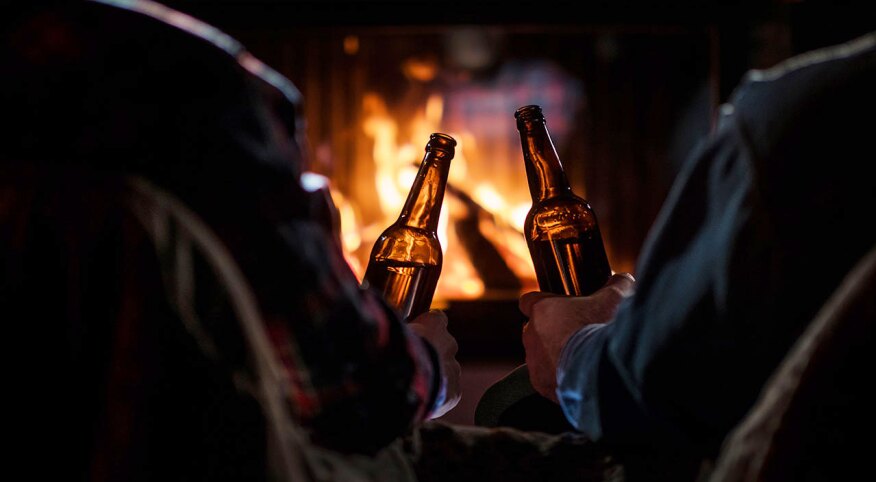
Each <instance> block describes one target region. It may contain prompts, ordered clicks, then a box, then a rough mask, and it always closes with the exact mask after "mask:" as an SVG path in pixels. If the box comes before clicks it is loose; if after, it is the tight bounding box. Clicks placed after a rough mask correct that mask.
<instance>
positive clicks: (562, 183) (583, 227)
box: [514, 105, 611, 296]
mask: <svg viewBox="0 0 876 482" xmlns="http://www.w3.org/2000/svg"><path fill="white" fill-rule="evenodd" d="M514 115H515V117H516V118H517V128H518V131H519V132H520V142H521V146H522V148H523V160H524V163H525V166H526V176H527V181H528V182H529V190H530V194H531V195H532V208H531V209H530V210H529V213H528V214H527V216H526V220H525V223H524V236H525V237H526V243H527V246H528V247H529V253H530V255H531V256H532V262H533V265H534V267H535V273H536V278H537V279H538V285H539V289H540V290H542V291H547V292H551V293H557V294H565V295H572V296H584V295H588V294H590V293H593V292H594V291H596V290H597V289H599V288H600V287H602V286H603V285H604V284H605V282H606V281H608V278H609V277H610V276H611V267H610V266H609V263H608V256H607V255H606V252H605V246H604V244H603V241H602V233H601V232H600V230H599V223H598V222H597V219H596V213H595V212H594V211H593V209H592V208H591V206H590V204H589V203H588V202H587V201H586V200H584V199H582V198H581V197H579V196H577V195H575V194H574V193H573V192H572V189H571V187H570V186H569V183H568V180H567V179H566V175H565V172H564V170H563V166H562V164H561V163H560V159H559V156H558V155H557V152H556V149H555V148H554V145H553V142H552V140H551V138H550V133H549V132H548V130H547V125H546V123H545V119H544V115H543V114H542V112H541V108H540V107H539V106H536V105H529V106H524V107H521V108H519V109H517V111H516V112H515V114H514Z"/></svg>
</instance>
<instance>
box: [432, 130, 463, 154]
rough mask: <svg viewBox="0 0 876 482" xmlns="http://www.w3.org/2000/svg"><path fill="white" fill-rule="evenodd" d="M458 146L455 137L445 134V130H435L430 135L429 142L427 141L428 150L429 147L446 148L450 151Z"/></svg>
mask: <svg viewBox="0 0 876 482" xmlns="http://www.w3.org/2000/svg"><path fill="white" fill-rule="evenodd" d="M454 147H456V139H454V138H453V137H452V136H450V135H449V134H445V133H443V132H433V133H432V135H430V136H429V142H428V143H426V150H427V151H428V150H429V149H441V148H444V149H445V150H448V151H453V148H454Z"/></svg>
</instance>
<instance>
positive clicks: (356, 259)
mask: <svg viewBox="0 0 876 482" xmlns="http://www.w3.org/2000/svg"><path fill="white" fill-rule="evenodd" d="M362 108H363V121H362V126H361V127H362V129H363V132H364V133H365V134H366V136H367V137H368V138H369V139H370V140H371V141H372V143H373V144H372V145H373V147H372V150H371V155H372V158H373V162H374V173H375V174H374V180H373V182H374V188H375V190H376V192H377V193H378V196H377V199H376V200H367V199H356V200H353V199H349V198H348V197H347V196H345V195H344V194H343V193H342V192H340V190H338V189H337V188H336V187H334V186H333V185H331V184H329V186H330V190H331V194H332V198H333V200H334V202H335V204H336V206H337V207H338V210H339V212H340V218H341V231H342V244H343V248H344V252H345V253H344V254H345V256H346V259H347V261H348V263H349V264H350V267H351V268H352V270H353V271H354V272H355V273H356V275H357V276H358V277H359V278H360V279H361V278H362V276H363V275H364V271H365V267H366V266H367V263H368V256H369V255H370V250H371V246H372V245H373V243H374V241H375V240H376V238H377V236H379V234H380V232H382V231H383V229H385V228H386V227H387V226H389V225H390V224H391V223H393V222H394V221H395V220H396V218H397V217H398V214H399V212H400V211H401V208H402V206H403V205H404V202H405V199H406V197H407V195H408V191H409V189H410V187H411V185H412V183H413V180H414V177H415V176H416V173H417V168H418V164H419V162H420V160H421V159H422V155H423V146H424V145H425V142H426V140H428V139H429V135H430V134H432V133H433V132H446V133H447V134H449V135H451V136H453V137H454V138H455V139H456V140H457V146H456V155H455V157H454V159H453V161H452V164H451V168H450V174H449V183H450V185H451V186H452V188H448V191H447V193H446V194H445V200H444V207H443V208H442V210H441V218H440V221H439V232H438V237H439V240H440V242H441V246H442V249H443V251H444V265H443V268H442V272H441V277H440V279H439V281H438V287H437V290H436V293H435V302H436V303H438V304H440V303H442V302H446V301H448V300H453V299H475V298H480V297H482V296H485V294H486V287H485V283H484V281H483V280H482V279H481V277H480V276H479V275H478V270H477V269H476V268H475V265H474V264H473V263H472V259H471V257H470V256H472V255H473V256H477V255H478V254H477V253H473V254H471V253H468V252H467V251H466V249H465V248H464V247H463V242H462V241H461V240H460V233H457V229H456V226H457V222H456V221H457V220H459V219H462V218H464V217H466V216H477V218H476V219H477V223H476V224H477V229H478V230H479V232H480V234H481V235H482V236H483V237H484V238H485V239H487V240H488V241H489V242H490V243H491V244H492V245H493V247H494V248H495V250H496V251H497V252H498V253H499V254H500V255H501V257H502V259H503V260H504V261H505V264H506V265H507V267H508V268H509V269H510V270H511V271H512V272H513V273H514V275H515V276H517V278H518V279H519V280H521V284H522V287H523V288H532V282H533V281H534V270H533V267H532V261H531V259H530V257H529V252H528V250H527V247H526V243H525V241H524V238H523V234H522V231H523V219H524V217H525V216H526V212H527V210H528V209H529V204H528V203H525V204H521V203H516V204H512V203H509V202H508V201H507V200H506V197H505V196H503V195H502V193H500V192H499V190H497V189H496V188H495V187H494V186H493V185H492V184H491V183H490V182H489V181H487V180H478V179H469V175H468V173H469V169H468V161H467V156H466V153H467V152H473V151H472V150H473V149H476V142H475V140H474V136H473V135H472V134H471V133H470V132H467V131H461V132H453V131H452V130H446V127H443V126H442V124H441V121H442V116H443V110H444V100H443V99H442V97H441V96H440V95H431V96H429V97H428V98H427V99H426V101H425V104H424V105H423V106H421V107H420V108H419V109H417V111H416V113H415V114H414V116H413V119H412V120H410V121H406V122H405V124H404V125H405V126H406V129H405V133H404V134H403V133H402V132H401V129H399V122H398V121H397V120H396V118H395V117H394V116H393V115H392V113H391V112H390V109H389V108H388V107H387V105H386V103H385V101H384V100H383V99H382V98H381V97H380V96H378V95H376V94H368V95H366V96H364V98H363V103H362ZM459 193H462V194H459ZM460 196H463V197H468V198H469V199H468V200H467V202H463V201H462V200H461V198H460ZM366 202H372V203H373V202H376V203H378V204H379V208H380V209H379V211H380V213H381V216H379V218H378V219H376V220H375V221H372V222H369V223H367V224H366V223H365V222H364V221H363V219H362V216H361V215H360V210H359V209H357V208H356V206H357V205H361V204H360V203H366ZM472 209H476V210H477V211H478V212H472Z"/></svg>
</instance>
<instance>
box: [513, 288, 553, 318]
mask: <svg viewBox="0 0 876 482" xmlns="http://www.w3.org/2000/svg"><path fill="white" fill-rule="evenodd" d="M557 296H560V295H557V294H554V293H547V292H544V291H530V292H529V293H524V294H523V295H521V296H520V301H519V307H520V312H521V313H523V315H524V316H526V317H527V318H529V317H531V316H532V306H533V305H535V304H536V303H538V302H539V301H541V300H543V299H545V298H555V297H557Z"/></svg>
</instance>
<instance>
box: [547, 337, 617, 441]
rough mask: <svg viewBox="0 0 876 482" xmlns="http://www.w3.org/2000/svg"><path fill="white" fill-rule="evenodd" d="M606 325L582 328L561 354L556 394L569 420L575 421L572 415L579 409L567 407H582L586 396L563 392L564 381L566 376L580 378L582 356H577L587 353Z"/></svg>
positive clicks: (576, 391)
mask: <svg viewBox="0 0 876 482" xmlns="http://www.w3.org/2000/svg"><path fill="white" fill-rule="evenodd" d="M606 325H607V323H594V324H592V325H587V326H585V327H583V328H581V329H580V330H578V331H577V332H575V333H574V334H573V335H572V336H571V337H569V340H568V341H567V342H566V345H565V346H564V347H563V350H562V351H561V352H560V359H559V361H558V362H557V392H556V393H557V399H558V400H559V401H560V406H561V407H562V408H563V412H564V413H566V417H567V418H569V420H574V417H570V415H572V414H573V413H577V411H578V410H579V407H571V406H569V407H567V405H575V404H578V405H580V404H581V403H582V402H583V399H584V394H583V393H580V392H579V391H578V390H565V391H563V390H562V387H563V381H564V380H565V378H566V375H567V374H570V373H578V374H579V378H580V372H581V367H580V366H578V363H580V356H576V354H578V353H586V352H587V349H588V348H589V346H588V345H591V344H592V343H593V340H594V339H595V338H596V337H594V335H595V334H596V333H598V332H599V331H600V330H602V329H603V328H605V326H606ZM576 381H577V382H579V383H578V384H576V385H577V386H579V387H580V386H584V385H582V384H580V382H581V380H576ZM573 424H574V423H573Z"/></svg>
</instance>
